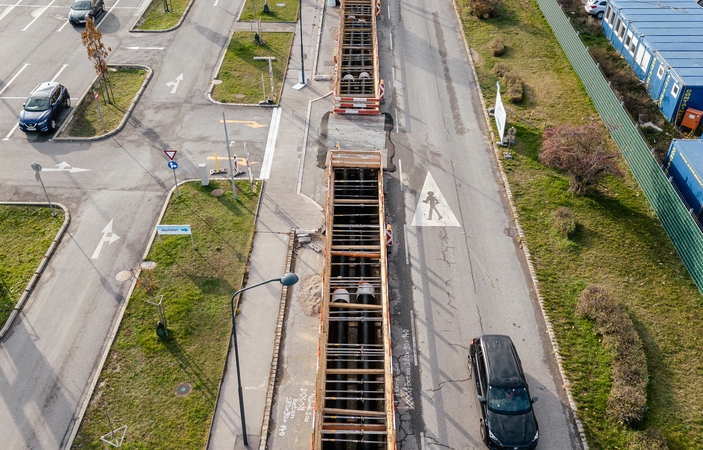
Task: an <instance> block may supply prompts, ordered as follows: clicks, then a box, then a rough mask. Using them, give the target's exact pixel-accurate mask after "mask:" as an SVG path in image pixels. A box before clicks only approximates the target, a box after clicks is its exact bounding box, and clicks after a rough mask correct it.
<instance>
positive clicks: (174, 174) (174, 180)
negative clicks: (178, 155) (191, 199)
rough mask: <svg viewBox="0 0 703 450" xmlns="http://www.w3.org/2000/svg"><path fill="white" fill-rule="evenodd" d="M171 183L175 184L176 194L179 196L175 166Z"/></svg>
mask: <svg viewBox="0 0 703 450" xmlns="http://www.w3.org/2000/svg"><path fill="white" fill-rule="evenodd" d="M173 183H174V184H175V185H176V194H178V196H179V197H180V196H181V193H180V192H178V180H176V168H175V167H174V168H173Z"/></svg>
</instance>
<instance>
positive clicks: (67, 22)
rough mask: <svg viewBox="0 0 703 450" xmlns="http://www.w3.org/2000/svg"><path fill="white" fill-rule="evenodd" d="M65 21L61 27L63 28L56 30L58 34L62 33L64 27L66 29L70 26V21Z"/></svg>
mask: <svg viewBox="0 0 703 450" xmlns="http://www.w3.org/2000/svg"><path fill="white" fill-rule="evenodd" d="M63 20H64V23H63V25H61V28H59V29H58V30H56V32H57V33H61V30H63V27H65V26H66V25H68V24H69V23H70V22H69V21H68V19H63Z"/></svg>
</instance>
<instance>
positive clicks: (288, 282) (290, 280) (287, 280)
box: [279, 272, 298, 286]
mask: <svg viewBox="0 0 703 450" xmlns="http://www.w3.org/2000/svg"><path fill="white" fill-rule="evenodd" d="M279 281H280V282H281V284H282V285H283V286H293V285H294V284H295V283H297V282H298V275H296V274H294V273H292V272H288V273H285V274H283V276H282V277H281V279H280V280H279Z"/></svg>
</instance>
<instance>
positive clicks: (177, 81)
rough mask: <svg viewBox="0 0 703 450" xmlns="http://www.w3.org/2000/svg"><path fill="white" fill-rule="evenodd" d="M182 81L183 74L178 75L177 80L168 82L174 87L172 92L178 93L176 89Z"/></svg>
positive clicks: (167, 84) (168, 84)
mask: <svg viewBox="0 0 703 450" xmlns="http://www.w3.org/2000/svg"><path fill="white" fill-rule="evenodd" d="M181 81H183V74H180V75H178V76H177V77H176V79H175V80H173V81H169V82H168V83H166V86H171V87H172V89H171V94H175V93H176V89H178V83H180V82H181Z"/></svg>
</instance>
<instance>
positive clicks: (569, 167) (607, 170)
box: [539, 123, 622, 195]
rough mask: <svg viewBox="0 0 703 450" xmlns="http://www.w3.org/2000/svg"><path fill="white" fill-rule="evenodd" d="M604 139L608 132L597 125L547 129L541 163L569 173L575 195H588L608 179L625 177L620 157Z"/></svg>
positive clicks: (540, 156) (543, 137)
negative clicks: (620, 164) (619, 160)
mask: <svg viewBox="0 0 703 450" xmlns="http://www.w3.org/2000/svg"><path fill="white" fill-rule="evenodd" d="M605 136H606V132H605V129H604V128H603V127H602V126H600V125H597V124H595V123H590V124H588V125H580V126H574V125H559V126H556V127H550V128H547V129H546V130H544V133H542V150H541V151H540V153H539V159H540V161H542V163H544V164H545V165H547V166H549V167H554V168H557V169H561V170H563V171H564V172H566V173H567V174H568V175H569V177H570V187H571V191H572V192H573V193H574V194H575V195H582V194H588V193H590V192H591V191H593V190H595V189H596V188H597V186H598V183H599V182H600V181H601V180H602V179H603V178H604V177H605V176H606V175H608V174H612V175H622V172H621V171H620V167H619V165H618V156H617V154H616V153H614V152H613V151H611V150H610V148H608V144H607V141H606V138H605Z"/></svg>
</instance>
